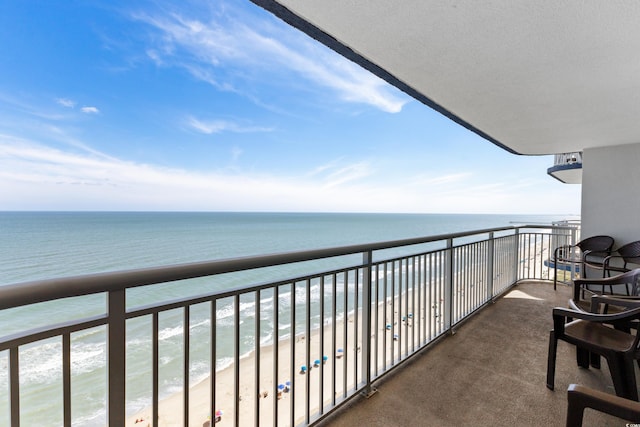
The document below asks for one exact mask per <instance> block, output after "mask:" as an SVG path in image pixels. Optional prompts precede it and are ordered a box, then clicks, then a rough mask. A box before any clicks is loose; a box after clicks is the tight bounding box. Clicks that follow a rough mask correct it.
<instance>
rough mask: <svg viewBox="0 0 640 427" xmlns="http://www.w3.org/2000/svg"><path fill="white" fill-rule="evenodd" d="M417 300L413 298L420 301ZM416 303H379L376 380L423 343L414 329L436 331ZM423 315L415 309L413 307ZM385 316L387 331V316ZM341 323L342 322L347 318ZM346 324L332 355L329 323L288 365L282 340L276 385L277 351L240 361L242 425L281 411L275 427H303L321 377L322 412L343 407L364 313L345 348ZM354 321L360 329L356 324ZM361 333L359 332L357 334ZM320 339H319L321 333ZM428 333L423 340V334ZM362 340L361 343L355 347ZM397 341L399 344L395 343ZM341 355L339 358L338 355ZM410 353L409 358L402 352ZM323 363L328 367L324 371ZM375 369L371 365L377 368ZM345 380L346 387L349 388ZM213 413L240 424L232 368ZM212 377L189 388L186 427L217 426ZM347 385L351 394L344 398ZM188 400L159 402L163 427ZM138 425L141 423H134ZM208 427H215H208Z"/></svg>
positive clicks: (262, 350) (222, 375)
mask: <svg viewBox="0 0 640 427" xmlns="http://www.w3.org/2000/svg"><path fill="white" fill-rule="evenodd" d="M418 297H419V295H415V298H418ZM413 298H414V295H413V291H412V289H403V291H402V292H401V293H399V294H395V296H394V298H393V299H392V298H391V297H390V296H388V297H387V300H384V299H380V300H379V302H378V316H379V318H378V323H377V325H376V329H375V330H372V336H371V349H372V352H373V351H377V352H378V354H380V355H382V354H383V352H384V354H386V361H384V360H382V359H383V358H382V357H381V358H380V359H378V358H376V359H375V360H376V362H377V363H378V367H373V368H374V370H375V372H378V371H379V369H380V368H381V367H382V369H383V370H384V366H390V365H392V364H395V363H397V362H398V361H400V360H401V359H403V358H404V357H406V354H407V351H408V352H409V353H410V352H411V348H413V347H414V345H415V344H416V341H419V337H416V336H415V335H414V334H415V331H412V326H414V322H416V321H420V322H425V323H426V324H425V326H427V325H428V327H429V328H430V329H431V328H433V329H434V330H435V329H438V327H437V326H436V325H435V322H436V321H434V319H433V318H432V319H431V321H430V322H426V321H425V320H424V316H425V315H427V314H429V315H430V316H432V315H433V314H434V313H435V309H434V308H433V307H421V310H420V312H417V313H415V317H414V314H413V313H411V312H410V311H409V310H408V309H409V307H412V306H409V307H407V305H406V304H407V303H411V300H412V299H413ZM415 308H418V307H415ZM385 313H386V321H387V323H386V324H385V322H384V318H383V316H385ZM375 315H376V310H375V309H372V311H371V316H372V322H373V321H374V320H375ZM343 319H344V318H343ZM343 319H339V320H336V322H335V343H336V344H335V348H333V330H334V324H333V323H332V322H330V319H329V320H326V321H325V324H324V326H323V327H317V328H316V329H312V330H311V331H310V336H309V338H308V339H307V336H306V332H304V333H299V334H297V335H296V336H295V340H294V345H295V360H294V362H293V364H292V362H291V351H292V348H291V341H292V339H291V336H289V337H287V338H284V339H280V340H279V343H278V346H277V348H278V365H279V366H278V372H279V375H278V377H277V378H276V379H275V381H274V363H273V362H274V356H275V354H274V350H275V345H274V344H273V343H271V344H266V345H261V346H260V347H259V350H258V351H256V349H255V348H254V349H252V350H250V351H249V352H247V353H245V355H243V356H242V357H241V358H240V361H239V383H238V385H237V387H238V393H239V396H240V407H239V417H240V424H241V425H243V424H245V423H247V424H251V425H253V424H254V417H255V410H256V407H258V408H259V414H260V420H259V421H260V424H261V425H273V420H274V418H275V416H274V413H275V411H276V410H277V412H278V414H277V425H279V426H286V425H291V420H292V419H293V421H294V422H293V424H298V423H299V422H301V421H302V420H304V418H305V416H306V400H305V399H306V395H307V388H308V389H309V393H308V395H309V412H310V414H312V415H311V417H313V414H316V413H317V412H318V410H319V407H320V399H321V396H320V393H321V392H320V390H321V387H320V385H321V384H320V376H321V375H322V376H323V378H324V381H323V384H322V401H323V406H325V407H326V406H327V405H331V403H332V402H333V399H334V398H335V402H336V403H337V402H340V401H341V400H342V399H343V398H345V397H347V394H348V392H349V391H350V390H352V389H353V387H354V384H355V382H356V381H355V378H354V376H355V374H356V372H355V369H356V363H355V362H354V356H358V357H361V353H360V342H361V340H362V339H363V337H362V307H359V308H358V311H357V316H356V315H355V314H354V313H353V311H352V312H351V314H349V315H348V320H347V324H346V329H347V341H346V342H345V340H344V333H345V322H344V320H343ZM356 321H357V323H356ZM356 325H357V332H356ZM321 331H322V333H321ZM425 332H426V331H424V332H423V333H425ZM356 333H357V338H358V341H357V342H356V341H355V339H356V338H355V335H356ZM321 335H324V349H325V351H324V352H323V351H321V350H320V338H321ZM394 335H396V336H399V339H396V338H394ZM307 348H308V349H309V361H310V363H311V369H309V368H307V372H306V373H305V374H301V373H300V372H299V369H300V367H301V366H302V365H305V366H308V365H307V363H306V360H305V359H306V354H307ZM339 349H342V350H343V351H342V352H340V353H339V352H338V350H339ZM405 350H406V351H405ZM258 354H259V370H260V372H259V377H260V379H259V382H258V384H257V387H256V359H257V357H258ZM324 356H326V359H327V360H326V361H325V363H322V360H323V357H324ZM316 360H319V361H320V365H319V366H318V367H315V368H314V367H313V362H314V361H316ZM372 362H373V361H372ZM357 366H358V368H357V369H358V372H357V379H358V381H359V379H360V378H361V374H362V364H361V363H360V361H359V360H358V362H357ZM345 373H346V382H345ZM214 378H215V386H216V391H215V392H216V406H215V410H216V411H218V410H221V411H222V416H221V417H220V421H219V422H215V423H214V424H213V425H215V426H219V427H226V426H232V425H233V421H234V417H235V405H236V399H235V384H234V382H235V380H234V378H235V363H233V362H232V363H231V365H229V366H227V367H225V368H222V369H221V370H219V371H216V373H215V375H214ZM210 381H211V375H209V376H207V377H206V378H204V379H202V380H201V381H199V382H198V383H196V384H194V385H191V386H190V387H189V427H202V426H205V425H207V421H211V420H212V419H213V418H215V414H211V410H210V407H209V404H210V395H211V391H210V390H211V385H210ZM287 381H289V382H290V383H291V384H290V386H289V392H284V391H283V392H282V393H280V396H279V393H278V385H280V384H282V385H285V384H286V382H287ZM334 384H335V396H331V390H332V388H333V385H334ZM345 384H346V390H345ZM183 393H184V391H180V392H176V393H174V394H172V395H170V396H168V397H166V398H163V399H161V400H160V401H159V402H158V426H159V427H167V426H181V425H182V421H183V418H184V416H183V401H184V399H183ZM292 401H294V406H295V409H294V410H293V411H294V413H293V415H292V407H291V402H292ZM151 410H152V407H151V405H149V406H148V407H146V408H144V409H143V410H141V411H138V412H137V413H135V414H134V415H132V416H129V417H127V421H126V424H125V425H126V426H127V427H147V426H151ZM136 421H138V422H136ZM209 425H210V426H211V424H209Z"/></svg>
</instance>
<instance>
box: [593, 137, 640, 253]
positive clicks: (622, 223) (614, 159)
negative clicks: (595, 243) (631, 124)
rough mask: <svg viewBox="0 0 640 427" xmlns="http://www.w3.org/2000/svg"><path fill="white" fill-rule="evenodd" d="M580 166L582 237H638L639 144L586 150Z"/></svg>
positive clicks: (624, 239)
mask: <svg viewBox="0 0 640 427" xmlns="http://www.w3.org/2000/svg"><path fill="white" fill-rule="evenodd" d="M582 168H583V169H582V212H581V215H582V237H583V238H585V237H588V236H594V235H597V234H607V235H610V236H612V237H613V238H614V239H615V241H616V243H615V246H614V248H617V247H619V246H622V245H623V244H625V243H629V242H633V241H635V240H640V144H630V145H620V146H616V147H606V148H593V149H588V150H585V151H584V153H583V156H582Z"/></svg>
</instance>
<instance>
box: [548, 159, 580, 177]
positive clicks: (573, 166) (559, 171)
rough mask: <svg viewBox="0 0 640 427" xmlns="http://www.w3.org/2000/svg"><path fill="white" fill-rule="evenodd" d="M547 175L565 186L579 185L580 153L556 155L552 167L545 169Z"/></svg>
mask: <svg viewBox="0 0 640 427" xmlns="http://www.w3.org/2000/svg"><path fill="white" fill-rule="evenodd" d="M547 174H549V175H551V176H552V177H554V178H555V179H557V180H558V181H560V182H564V183H565V184H581V183H582V153H563V154H556V155H555V156H554V161H553V166H552V167H550V168H549V169H547Z"/></svg>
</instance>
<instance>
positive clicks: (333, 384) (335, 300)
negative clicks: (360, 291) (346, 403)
mask: <svg viewBox="0 0 640 427" xmlns="http://www.w3.org/2000/svg"><path fill="white" fill-rule="evenodd" d="M332 281H333V283H332V286H333V289H332V291H331V295H332V297H331V304H332V312H331V341H332V344H331V352H332V353H331V355H332V356H331V358H332V363H331V366H332V368H333V375H332V376H333V378H332V381H331V406H336V393H337V392H336V381H337V379H336V371H337V369H338V363H337V359H336V354H337V351H338V348H337V346H336V340H337V327H338V326H337V324H336V319H337V305H338V296H337V294H336V292H337V290H338V284H337V281H338V275H337V274H335V273H334V274H333V277H332Z"/></svg>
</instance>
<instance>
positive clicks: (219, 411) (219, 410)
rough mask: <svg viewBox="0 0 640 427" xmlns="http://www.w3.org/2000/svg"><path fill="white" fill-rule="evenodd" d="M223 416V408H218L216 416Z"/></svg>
mask: <svg viewBox="0 0 640 427" xmlns="http://www.w3.org/2000/svg"><path fill="white" fill-rule="evenodd" d="M221 416H222V410H221V409H218V410H217V411H216V417H221Z"/></svg>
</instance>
